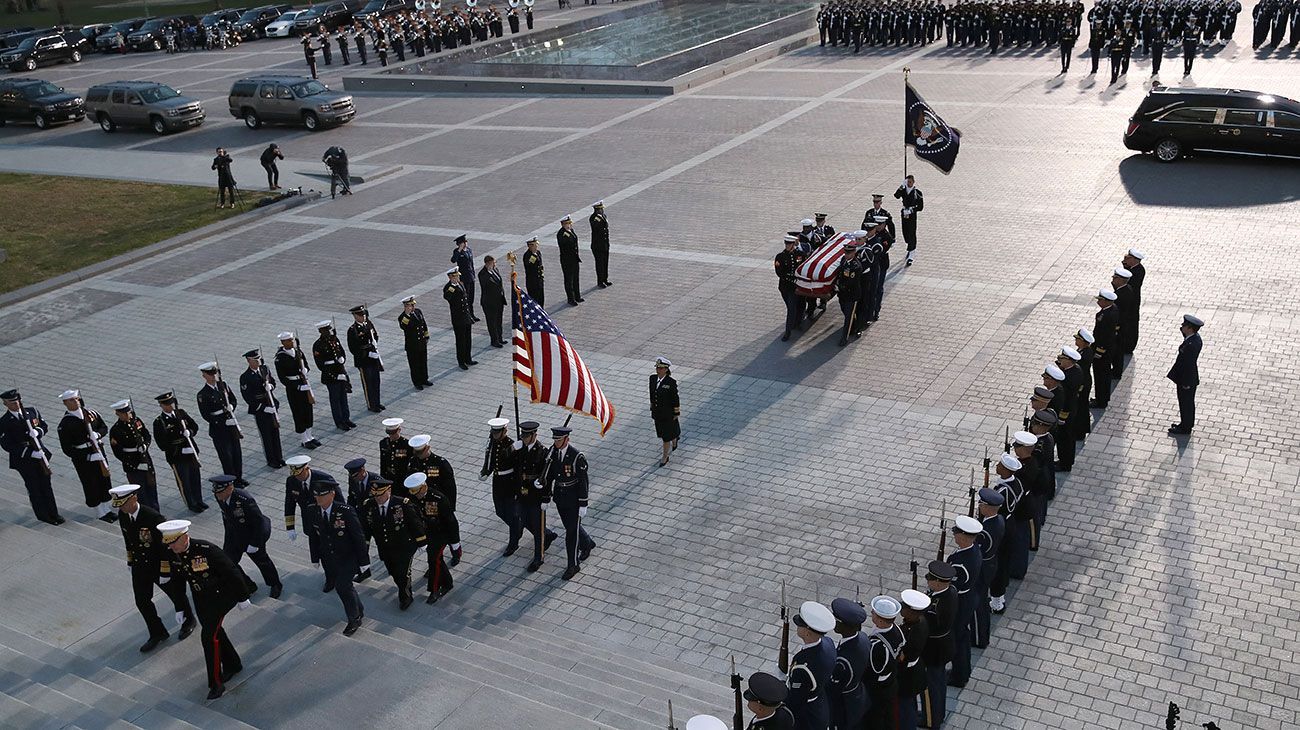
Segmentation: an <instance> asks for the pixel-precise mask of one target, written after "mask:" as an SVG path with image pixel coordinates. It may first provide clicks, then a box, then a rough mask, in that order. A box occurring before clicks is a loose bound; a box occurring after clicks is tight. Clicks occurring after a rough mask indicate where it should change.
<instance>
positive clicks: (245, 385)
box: [239, 349, 284, 469]
mask: <svg viewBox="0 0 1300 730" xmlns="http://www.w3.org/2000/svg"><path fill="white" fill-rule="evenodd" d="M244 359H245V360H247V361H248V369H247V370H245V371H244V372H243V373H241V374H240V376H239V394H240V395H241V396H242V397H243V398H244V402H245V403H247V404H248V412H249V413H250V414H251V415H252V416H253V420H254V421H255V422H256V423H257V433H258V435H259V436H260V437H261V439H262V454H263V455H265V456H266V465H267V466H269V467H271V468H272V469H278V468H280V467H281V466H284V451H283V447H281V445H280V411H279V408H280V401H278V400H276V397H275V385H276V383H275V376H274V375H272V374H271V369H270V368H268V367H267V366H266V365H264V364H263V363H262V351H261V350H257V349H253V350H249V351H248V352H245V353H244Z"/></svg>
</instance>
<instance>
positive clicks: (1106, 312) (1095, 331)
mask: <svg viewBox="0 0 1300 730" xmlns="http://www.w3.org/2000/svg"><path fill="white" fill-rule="evenodd" d="M1092 335H1093V337H1095V338H1096V339H1097V341H1096V342H1095V343H1094V344H1093V351H1094V352H1095V353H1096V354H1095V357H1094V359H1093V361H1092V389H1093V391H1094V392H1095V393H1096V397H1095V398H1094V399H1093V402H1092V407H1093V408H1105V407H1106V406H1107V405H1108V404H1109V403H1110V381H1111V377H1112V375H1113V373H1114V359H1115V357H1116V353H1120V355H1119V356H1120V357H1123V354H1122V353H1123V350H1122V349H1121V348H1120V346H1119V310H1118V309H1117V308H1116V307H1115V305H1114V304H1111V305H1110V306H1109V307H1106V308H1105V309H1099V310H1097V315H1096V321H1095V323H1094V324H1093V328H1092Z"/></svg>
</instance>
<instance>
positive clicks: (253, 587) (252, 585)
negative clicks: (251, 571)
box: [244, 580, 257, 596]
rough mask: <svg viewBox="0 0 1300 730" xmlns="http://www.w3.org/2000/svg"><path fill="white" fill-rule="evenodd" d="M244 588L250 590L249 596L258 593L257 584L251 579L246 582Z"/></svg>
mask: <svg viewBox="0 0 1300 730" xmlns="http://www.w3.org/2000/svg"><path fill="white" fill-rule="evenodd" d="M244 590H245V591H247V592H248V595H249V596H252V595H253V594H254V593H257V584H256V583H254V582H253V581H252V580H249V581H248V582H247V583H245V584H244Z"/></svg>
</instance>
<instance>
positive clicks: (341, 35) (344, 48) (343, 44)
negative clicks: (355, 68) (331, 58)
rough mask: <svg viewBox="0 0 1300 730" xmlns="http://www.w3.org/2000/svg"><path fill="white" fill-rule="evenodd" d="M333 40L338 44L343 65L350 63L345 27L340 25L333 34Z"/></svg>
mask: <svg viewBox="0 0 1300 730" xmlns="http://www.w3.org/2000/svg"><path fill="white" fill-rule="evenodd" d="M327 42H328V41H327ZM334 42H335V43H337V44H339V55H340V56H342V57H343V65H344V66H350V65H352V59H351V57H350V56H349V54H348V35H347V29H345V28H342V27H340V28H339V29H338V31H337V32H336V33H335V34H334Z"/></svg>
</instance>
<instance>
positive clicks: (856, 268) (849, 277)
mask: <svg viewBox="0 0 1300 730" xmlns="http://www.w3.org/2000/svg"><path fill="white" fill-rule="evenodd" d="M859 250H861V248H860V246H859V245H858V243H857V242H856V241H849V242H848V243H845V244H844V256H843V258H841V259H840V270H839V273H837V274H836V275H835V291H836V293H837V294H838V295H839V300H840V312H841V313H843V314H844V331H843V332H842V333H840V342H839V346H840V347H844V346H845V345H847V344H849V336H850V335H855V334H857V332H856V330H857V329H858V316H859V312H858V304H859V298H860V297H861V295H862V261H861V260H860V259H858V251H859Z"/></svg>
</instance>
